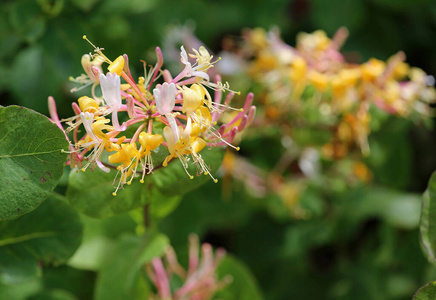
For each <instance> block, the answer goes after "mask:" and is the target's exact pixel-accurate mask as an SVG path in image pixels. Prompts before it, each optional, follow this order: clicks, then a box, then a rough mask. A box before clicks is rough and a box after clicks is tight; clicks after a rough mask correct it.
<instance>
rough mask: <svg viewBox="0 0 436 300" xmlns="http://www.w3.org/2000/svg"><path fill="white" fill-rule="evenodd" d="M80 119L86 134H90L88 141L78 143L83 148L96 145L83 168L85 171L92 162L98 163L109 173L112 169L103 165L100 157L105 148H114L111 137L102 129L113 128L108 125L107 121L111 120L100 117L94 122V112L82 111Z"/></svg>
mask: <svg viewBox="0 0 436 300" xmlns="http://www.w3.org/2000/svg"><path fill="white" fill-rule="evenodd" d="M80 119H81V120H82V124H83V126H84V127H85V130H86V134H87V135H88V141H84V142H83V143H78V145H80V146H81V147H83V148H88V147H91V146H94V149H93V150H92V152H91V154H89V155H88V157H87V158H88V164H87V165H86V166H85V167H84V168H83V169H82V170H83V171H84V170H86V168H87V167H88V166H89V165H90V164H92V163H96V164H97V166H98V167H99V168H100V169H101V170H103V171H104V172H106V173H109V171H110V169H109V168H108V167H106V166H105V165H103V163H102V162H101V159H100V157H101V155H102V153H103V151H104V149H105V148H107V149H111V150H112V147H113V144H112V143H111V142H110V141H109V138H108V137H107V135H106V134H105V133H103V131H102V130H108V129H109V130H112V129H113V127H112V126H109V125H106V123H108V122H109V120H107V119H100V120H97V121H96V122H94V114H93V113H89V112H85V113H83V112H82V113H80Z"/></svg>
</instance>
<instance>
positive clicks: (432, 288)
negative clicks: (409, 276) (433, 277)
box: [413, 281, 436, 300]
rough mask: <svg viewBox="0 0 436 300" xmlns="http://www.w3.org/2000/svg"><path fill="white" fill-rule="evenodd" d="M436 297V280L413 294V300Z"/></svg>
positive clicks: (427, 299)
mask: <svg viewBox="0 0 436 300" xmlns="http://www.w3.org/2000/svg"><path fill="white" fill-rule="evenodd" d="M433 299H436V281H432V282H429V283H427V284H426V285H424V286H423V287H421V288H420V289H419V290H418V291H417V292H416V294H415V296H413V300H433Z"/></svg>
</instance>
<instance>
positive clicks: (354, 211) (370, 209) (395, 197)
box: [344, 187, 421, 229]
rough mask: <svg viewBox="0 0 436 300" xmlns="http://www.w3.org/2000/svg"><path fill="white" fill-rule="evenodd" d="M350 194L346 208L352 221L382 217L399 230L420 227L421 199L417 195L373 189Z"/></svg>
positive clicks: (347, 214)
mask: <svg viewBox="0 0 436 300" xmlns="http://www.w3.org/2000/svg"><path fill="white" fill-rule="evenodd" d="M357 192H358V194H356V193H351V194H350V199H349V201H348V202H347V205H346V206H345V207H344V212H346V214H345V213H344V216H345V215H346V217H347V218H349V219H350V220H352V221H355V222H359V221H362V220H364V219H366V218H370V217H380V218H382V219H383V220H385V221H386V222H387V223H388V224H390V225H392V226H395V227H397V228H403V229H414V228H416V227H417V226H418V225H419V215H420V208H421V199H420V197H419V195H417V194H410V193H408V194H406V193H402V192H399V191H396V190H392V189H387V188H380V187H372V188H370V189H369V188H368V189H362V190H359V191H357Z"/></svg>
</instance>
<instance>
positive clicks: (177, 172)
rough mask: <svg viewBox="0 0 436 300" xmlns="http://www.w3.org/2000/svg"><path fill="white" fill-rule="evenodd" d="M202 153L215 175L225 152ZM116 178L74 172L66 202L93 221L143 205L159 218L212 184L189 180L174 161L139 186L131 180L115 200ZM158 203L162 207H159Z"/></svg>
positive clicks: (200, 178)
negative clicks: (183, 198)
mask: <svg viewBox="0 0 436 300" xmlns="http://www.w3.org/2000/svg"><path fill="white" fill-rule="evenodd" d="M203 152H204V155H203V157H204V160H205V162H206V163H208V164H209V165H210V168H211V170H212V172H216V170H217V169H218V167H219V166H220V164H221V162H222V158H223V154H224V153H223V152H224V151H223V150H222V149H221V148H215V149H212V150H205V151H202V153H203ZM189 171H190V172H191V174H195V172H196V170H195V166H190V168H189ZM115 176H116V171H111V172H110V173H104V172H103V171H101V170H99V169H97V168H96V169H95V170H94V171H86V172H75V171H73V172H71V174H70V180H69V185H68V189H67V198H68V200H69V201H70V203H71V205H73V206H74V207H75V208H76V209H77V210H78V211H80V212H81V213H83V214H85V215H87V216H90V217H94V218H106V217H110V216H114V215H118V214H122V213H125V212H128V211H131V210H133V209H135V208H137V207H139V206H141V205H144V204H146V203H151V205H152V206H153V208H152V213H153V217H156V218H161V217H163V216H164V215H166V214H168V213H169V212H170V211H171V210H173V209H174V208H175V206H176V205H177V204H178V200H179V199H176V198H177V197H178V196H181V195H183V194H185V193H187V192H189V191H191V190H193V189H195V188H197V187H199V186H200V185H202V184H204V183H205V182H207V181H211V180H212V179H211V178H210V176H206V175H201V176H198V177H194V179H189V176H188V175H187V174H186V172H185V170H184V169H183V167H182V165H181V163H180V162H179V161H178V160H177V159H175V160H174V161H171V163H169V164H168V166H167V167H164V168H160V169H157V170H155V171H154V172H153V173H152V174H150V175H147V176H146V178H145V183H143V184H142V183H140V182H139V180H138V179H136V180H133V182H132V184H131V185H125V186H124V189H122V190H119V191H118V192H117V196H115V197H114V196H113V195H112V193H113V192H114V191H115V187H114V186H115V185H116V184H117V182H116V181H115V182H114V178H115ZM160 201H163V202H164V203H159V202H160ZM154 203H157V204H154ZM154 205H156V207H154Z"/></svg>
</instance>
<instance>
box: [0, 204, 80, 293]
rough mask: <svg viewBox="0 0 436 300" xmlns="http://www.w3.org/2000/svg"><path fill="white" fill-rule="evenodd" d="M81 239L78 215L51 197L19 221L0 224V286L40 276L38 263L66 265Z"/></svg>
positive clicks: (66, 205)
mask: <svg viewBox="0 0 436 300" xmlns="http://www.w3.org/2000/svg"><path fill="white" fill-rule="evenodd" d="M81 239H82V224H81V222H80V219H79V216H78V214H77V213H76V212H75V211H73V210H72V209H71V207H70V206H69V205H68V204H67V203H65V202H64V201H61V200H58V199H55V198H53V197H49V198H48V199H47V200H46V201H45V202H44V203H43V204H42V205H41V206H40V207H39V208H38V209H37V210H35V211H33V212H31V213H29V214H27V215H25V216H23V217H21V218H19V219H16V220H11V221H3V222H0V287H1V286H11V285H16V284H20V283H23V282H27V281H29V280H31V279H33V278H35V277H38V276H40V265H39V264H40V263H44V264H49V263H54V264H60V263H65V262H66V261H67V260H68V259H69V258H70V257H71V256H72V255H73V253H74V251H76V249H77V247H79V245H80V242H81Z"/></svg>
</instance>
